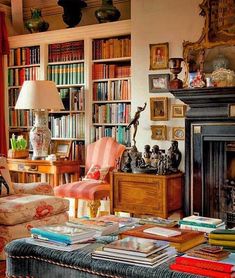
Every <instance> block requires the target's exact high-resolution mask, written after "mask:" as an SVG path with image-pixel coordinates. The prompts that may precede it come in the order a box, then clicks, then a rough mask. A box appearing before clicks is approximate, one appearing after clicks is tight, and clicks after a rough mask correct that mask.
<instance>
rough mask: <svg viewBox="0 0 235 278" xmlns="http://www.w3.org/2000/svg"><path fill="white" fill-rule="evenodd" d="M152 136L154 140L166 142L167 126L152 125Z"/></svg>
mask: <svg viewBox="0 0 235 278" xmlns="http://www.w3.org/2000/svg"><path fill="white" fill-rule="evenodd" d="M151 130H152V136H151V138H152V139H154V140H166V137H167V136H166V134H167V128H166V125H151Z"/></svg>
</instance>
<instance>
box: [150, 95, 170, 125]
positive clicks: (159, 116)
mask: <svg viewBox="0 0 235 278" xmlns="http://www.w3.org/2000/svg"><path fill="white" fill-rule="evenodd" d="M167 108H168V106H167V97H154V98H150V117H151V120H152V121H167V119H168V109H167Z"/></svg>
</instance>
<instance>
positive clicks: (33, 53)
mask: <svg viewBox="0 0 235 278" xmlns="http://www.w3.org/2000/svg"><path fill="white" fill-rule="evenodd" d="M39 63H40V47H39V46H30V47H18V48H11V49H10V53H9V56H8V66H9V67H12V66H27V65H33V64H39Z"/></svg>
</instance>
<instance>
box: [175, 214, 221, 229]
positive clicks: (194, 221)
mask: <svg viewBox="0 0 235 278" xmlns="http://www.w3.org/2000/svg"><path fill="white" fill-rule="evenodd" d="M179 224H180V228H182V229H190V230H195V231H201V232H204V233H210V232H212V231H214V230H216V229H225V227H226V225H225V223H224V221H222V219H219V218H211V217H203V216H197V215H191V216H187V217H184V218H183V219H181V220H180V221H179Z"/></svg>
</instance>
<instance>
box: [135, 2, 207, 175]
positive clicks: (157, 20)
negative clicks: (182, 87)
mask: <svg viewBox="0 0 235 278" xmlns="http://www.w3.org/2000/svg"><path fill="white" fill-rule="evenodd" d="M200 3H201V0H177V1H174V0H164V1H163V0H133V1H132V2H131V21H132V116H133V115H134V113H135V111H136V109H137V106H142V105H143V104H144V102H147V108H146V110H145V111H144V112H142V113H141V117H140V125H139V128H138V131H137V136H136V141H137V147H138V150H139V151H143V147H144V145H145V144H150V145H151V146H153V145H155V144H157V145H159V147H160V148H162V149H166V150H167V149H168V148H169V147H170V144H171V139H172V137H171V127H172V126H176V127H177V126H178V127H180V126H184V119H172V117H171V109H170V107H171V104H174V103H180V101H179V100H176V99H175V98H174V96H173V95H172V94H171V93H149V90H148V88H149V85H148V75H149V74H157V73H170V71H169V69H167V70H149V62H150V59H149V56H150V51H149V44H155V43H164V42H168V43H169V57H182V53H183V52H182V50H183V48H182V43H183V41H184V40H188V41H197V40H198V39H199V37H200V35H201V32H202V28H203V25H204V18H203V17H201V16H199V12H200V9H199V4H200ZM179 77H180V78H181V79H183V77H184V74H183V73H181V75H180V76H179ZM161 96H166V97H168V98H169V99H168V103H169V104H168V111H169V117H168V118H169V120H168V121H164V122H161V121H151V120H150V97H161ZM151 125H167V127H168V128H167V130H168V132H167V141H157V140H152V139H151V128H150V126H151ZM179 148H180V150H181V152H182V154H183V158H182V162H181V165H180V168H181V169H182V170H184V141H179Z"/></svg>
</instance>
